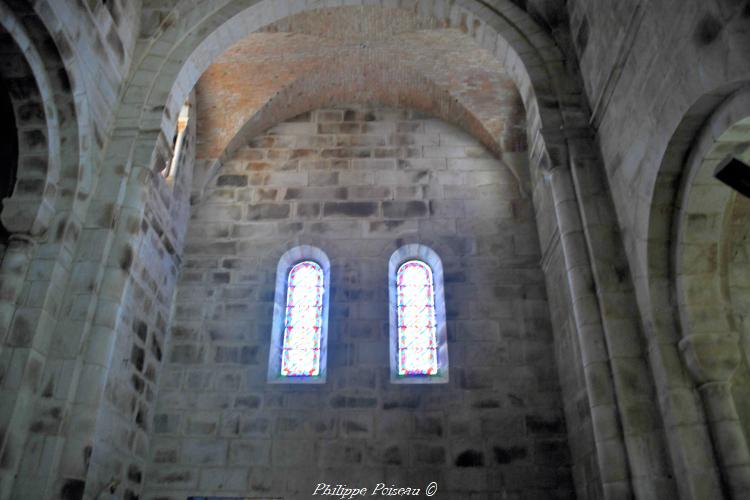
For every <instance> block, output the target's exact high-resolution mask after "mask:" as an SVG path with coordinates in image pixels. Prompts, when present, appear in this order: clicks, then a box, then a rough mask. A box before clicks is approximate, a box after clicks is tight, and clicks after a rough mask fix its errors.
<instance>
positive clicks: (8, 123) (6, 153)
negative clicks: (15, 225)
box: [0, 78, 18, 247]
mask: <svg viewBox="0 0 750 500" xmlns="http://www.w3.org/2000/svg"><path fill="white" fill-rule="evenodd" d="M0 137H2V140H0V200H5V199H6V198H10V196H11V195H12V194H13V187H14V186H15V184H16V175H17V173H18V131H17V129H16V118H15V114H14V112H13V105H12V104H11V101H10V93H9V92H8V87H7V85H6V84H5V81H4V80H3V79H2V78H0ZM9 237H10V232H9V231H8V229H7V228H6V227H5V225H4V224H3V223H2V222H0V247H5V246H6V245H7V243H8V238H9Z"/></svg>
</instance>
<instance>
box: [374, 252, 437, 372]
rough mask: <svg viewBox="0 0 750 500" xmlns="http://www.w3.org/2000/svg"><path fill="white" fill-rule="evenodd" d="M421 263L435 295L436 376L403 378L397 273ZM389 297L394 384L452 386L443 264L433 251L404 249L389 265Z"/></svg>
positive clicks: (396, 253) (391, 367)
mask: <svg viewBox="0 0 750 500" xmlns="http://www.w3.org/2000/svg"><path fill="white" fill-rule="evenodd" d="M410 260H419V261H422V262H424V263H425V264H427V265H428V266H429V267H430V270H431V271H432V280H433V283H432V286H433V290H434V293H435V319H436V321H437V325H436V330H435V335H436V338H437V351H436V352H437V367H438V368H437V373H436V374H435V375H400V374H399V373H398V286H397V282H396V279H397V273H398V270H399V268H400V267H401V265H402V264H404V263H405V262H408V261H410ZM388 295H389V327H390V360H391V366H390V371H391V383H392V384H447V383H448V382H449V363H448V324H447V322H446V320H445V290H444V287H443V262H442V261H441V260H440V257H439V256H438V254H437V253H436V252H435V251H434V250H432V249H431V248H430V247H427V246H425V245H421V244H418V243H412V244H410V245H404V246H402V247H401V248H399V249H398V250H396V251H395V252H393V255H391V258H390V260H389V261H388Z"/></svg>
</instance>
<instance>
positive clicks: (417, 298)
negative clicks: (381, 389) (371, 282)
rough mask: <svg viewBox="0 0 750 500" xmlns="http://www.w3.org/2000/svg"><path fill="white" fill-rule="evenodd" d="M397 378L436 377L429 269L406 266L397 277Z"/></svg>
mask: <svg viewBox="0 0 750 500" xmlns="http://www.w3.org/2000/svg"><path fill="white" fill-rule="evenodd" d="M396 293H397V297H398V299H397V304H396V306H397V313H398V374H399V375H437V320H436V318H435V290H434V284H433V279H432V270H431V269H430V266H428V265H427V264H425V263H424V262H422V261H419V260H411V261H408V262H405V263H404V264H402V265H401V267H399V269H398V272H397V273H396Z"/></svg>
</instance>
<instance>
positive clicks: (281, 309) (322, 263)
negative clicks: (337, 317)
mask: <svg viewBox="0 0 750 500" xmlns="http://www.w3.org/2000/svg"><path fill="white" fill-rule="evenodd" d="M329 288H330V262H329V260H328V257H327V256H326V254H325V253H324V252H323V251H322V250H320V249H319V248H315V247H312V246H308V245H302V246H298V247H295V248H292V249H291V250H289V251H288V252H286V253H285V254H284V255H282V257H281V259H279V265H278V266H277V268H276V294H275V299H274V315H273V331H272V335H271V349H270V350H269V357H268V381H269V382H271V383H322V382H325V379H326V351H327V342H328V335H327V332H328V296H329V293H328V290H329Z"/></svg>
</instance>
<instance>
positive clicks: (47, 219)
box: [0, 4, 92, 239]
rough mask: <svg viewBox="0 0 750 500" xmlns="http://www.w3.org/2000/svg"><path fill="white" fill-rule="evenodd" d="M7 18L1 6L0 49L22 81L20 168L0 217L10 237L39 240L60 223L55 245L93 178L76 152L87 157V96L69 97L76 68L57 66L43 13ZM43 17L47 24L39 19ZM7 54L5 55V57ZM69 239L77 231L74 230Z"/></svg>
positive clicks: (18, 12) (28, 11)
mask: <svg viewBox="0 0 750 500" xmlns="http://www.w3.org/2000/svg"><path fill="white" fill-rule="evenodd" d="M14 9H15V10H14V11H11V10H10V9H9V8H8V7H7V6H5V5H4V4H0V32H2V33H3V34H4V35H5V36H6V37H7V38H9V39H11V40H12V42H10V43H6V44H4V48H5V49H6V54H5V57H10V58H13V59H15V60H16V61H18V64H16V65H15V67H16V68H22V69H23V71H25V75H18V76H20V78H18V77H17V78H16V80H18V83H19V85H16V90H17V91H18V92H21V94H20V95H17V96H16V97H17V99H16V103H15V104H16V105H15V106H14V107H15V114H16V118H17V120H18V128H19V146H20V147H19V169H18V179H17V183H16V188H17V189H16V190H15V191H14V193H13V196H12V197H11V198H10V199H8V200H6V203H5V204H4V207H3V212H2V218H3V222H4V223H5V225H6V226H7V227H8V228H9V229H10V231H11V232H13V233H22V234H31V235H33V236H42V235H44V234H45V233H46V231H47V229H48V228H49V227H50V225H51V224H52V222H53V219H54V218H59V219H61V224H62V226H61V228H59V229H60V230H58V231H57V233H56V235H55V239H60V238H62V237H63V236H64V235H65V231H64V230H65V229H66V227H65V224H66V221H65V218H66V217H67V214H69V213H70V212H74V213H77V214H78V216H79V217H82V210H80V208H76V207H80V205H81V203H82V202H83V201H84V200H85V198H86V197H87V188H86V186H87V185H88V186H90V185H91V176H92V173H91V172H90V171H89V169H87V168H86V166H87V163H88V162H87V161H86V159H84V158H83V157H82V154H81V153H82V152H85V151H87V150H88V149H90V148H87V146H86V144H85V138H86V136H87V131H88V127H86V126H85V124H84V123H82V122H81V120H79V117H80V116H87V115H86V112H87V110H88V106H87V104H86V97H85V95H84V94H82V93H81V92H76V91H75V86H76V84H77V83H78V82H79V81H80V78H78V76H79V75H78V70H77V68H78V66H77V64H76V61H75V60H72V61H67V62H66V61H63V58H62V56H61V52H60V50H59V49H58V44H63V45H65V44H67V41H66V40H64V39H62V38H61V37H57V38H56V39H55V38H53V36H52V35H51V32H50V31H49V28H48V26H49V25H50V23H52V24H55V23H56V22H57V20H56V19H54V18H53V14H52V13H51V12H49V11H43V12H41V13H39V14H38V13H37V12H36V11H35V10H34V9H33V8H32V7H31V6H26V7H24V8H21V7H20V6H16V7H15V8H14ZM45 16H46V17H45ZM8 52H9V53H8ZM72 233H73V234H75V233H77V231H72Z"/></svg>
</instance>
